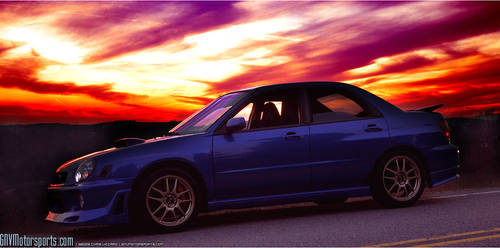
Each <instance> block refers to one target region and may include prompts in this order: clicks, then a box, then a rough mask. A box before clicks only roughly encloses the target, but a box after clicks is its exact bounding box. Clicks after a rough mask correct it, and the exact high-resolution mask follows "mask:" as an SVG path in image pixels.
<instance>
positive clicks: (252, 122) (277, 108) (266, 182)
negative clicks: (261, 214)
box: [213, 91, 310, 199]
mask: <svg viewBox="0 0 500 248" xmlns="http://www.w3.org/2000/svg"><path fill="white" fill-rule="evenodd" d="M235 116H238V117H244V118H245V120H246V121H247V127H246V128H245V129H244V130H241V131H237V132H234V133H231V134H228V133H225V134H221V135H215V136H214V137H213V156H214V169H215V176H214V178H215V194H216V198H217V199H230V198H240V197H251V196H262V195H275V194H283V193H292V192H300V191H304V190H305V189H306V188H307V187H308V186H309V180H310V169H309V167H308V165H307V159H308V146H309V144H308V134H309V128H308V127H307V126H305V125H301V116H302V115H301V111H300V104H299V94H298V92H297V91H278V92H276V91H274V92H268V93H264V94H261V95H259V96H256V97H254V98H253V99H251V100H250V101H249V102H248V104H247V105H246V107H244V108H242V109H241V110H240V111H239V112H238V113H237V114H236V115H235Z"/></svg>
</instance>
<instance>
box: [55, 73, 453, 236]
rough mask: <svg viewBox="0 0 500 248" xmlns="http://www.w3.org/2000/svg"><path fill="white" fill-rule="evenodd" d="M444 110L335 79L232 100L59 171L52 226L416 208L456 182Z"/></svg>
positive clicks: (165, 226)
mask: <svg viewBox="0 0 500 248" xmlns="http://www.w3.org/2000/svg"><path fill="white" fill-rule="evenodd" d="M438 107H439V106H432V107H428V108H423V109H420V110H413V111H403V110H401V109H399V108H397V107H396V106H394V105H392V104H390V103H388V102H387V101H385V100H383V99H381V98H379V97H377V96H375V95H373V94H371V93H369V92H367V91H365V90H362V89H360V88H358V87H355V86H353V85H349V84H344V83H334V82H305V83H289V84H277V85H269V86H262V87H256V88H251V89H244V90H239V91H235V92H231V93H228V94H225V95H223V96H221V97H219V98H217V99H216V100H214V101H213V102H212V103H210V104H208V105H207V106H206V107H204V108H203V109H201V110H200V111H198V112H196V113H194V114H193V115H191V116H190V117H189V118H187V119H186V120H184V121H183V122H181V123H180V124H179V125H177V126H176V127H175V128H173V129H172V130H171V131H170V132H169V133H168V134H167V135H166V136H164V137H160V138H154V139H149V140H142V139H137V138H126V139H121V140H119V141H117V142H116V144H115V147H113V148H110V149H107V150H103V151H99V152H95V153H92V154H88V155H86V156H83V157H80V158H77V159H74V160H71V161H69V162H66V163H65V164H63V165H62V166H61V167H59V168H58V169H57V171H56V176H55V178H54V181H53V182H52V184H51V185H50V186H49V188H48V198H49V199H48V200H49V209H50V212H49V213H48V215H47V217H46V220H48V221H52V222H57V223H63V224H69V225H102V224H113V223H126V222H131V223H134V224H136V225H139V226H141V227H144V228H148V229H154V230H163V231H178V230H181V229H183V228H185V227H187V226H188V225H189V224H191V223H192V222H193V221H194V220H195V218H196V216H197V215H198V213H200V212H207V211H213V210H220V209H228V208H246V207H254V206H263V205H272V204H285V203H294V202H308V201H314V202H318V203H324V202H339V201H340V202H342V201H344V200H345V199H347V198H348V197H359V196H369V195H371V196H373V198H374V199H375V200H376V201H377V202H379V203H380V204H381V205H383V206H386V207H405V206H409V205H411V204H413V203H415V202H416V201H417V200H418V199H419V197H420V196H421V195H422V192H423V191H424V188H425V187H436V186H438V185H440V184H443V183H446V182H449V181H452V180H454V179H456V178H458V169H459V163H458V161H459V160H458V149H457V147H455V146H453V145H451V144H450V140H449V138H450V132H449V130H448V126H447V123H446V121H445V120H444V119H443V117H442V115H441V114H438V113H435V112H433V111H434V110H435V109H436V108H438ZM381 211H382V210H381Z"/></svg>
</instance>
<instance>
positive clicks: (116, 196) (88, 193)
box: [45, 180, 130, 225]
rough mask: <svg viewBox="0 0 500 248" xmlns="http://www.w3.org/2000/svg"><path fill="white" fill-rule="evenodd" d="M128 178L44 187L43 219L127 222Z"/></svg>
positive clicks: (60, 221)
mask: <svg viewBox="0 0 500 248" xmlns="http://www.w3.org/2000/svg"><path fill="white" fill-rule="evenodd" d="M129 195H130V182H129V181H128V180H125V181H119V180H103V181H98V182H88V183H85V184H82V185H70V186H67V185H66V186H55V187H49V188H48V190H47V197H48V206H49V213H48V215H47V217H46V218H45V220H46V221H51V222H56V223H60V224H66V225H104V224H117V223H126V222H128V199H129Z"/></svg>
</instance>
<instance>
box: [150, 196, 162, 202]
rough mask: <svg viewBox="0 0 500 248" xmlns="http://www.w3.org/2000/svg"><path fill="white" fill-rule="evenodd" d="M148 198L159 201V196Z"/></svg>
mask: <svg viewBox="0 0 500 248" xmlns="http://www.w3.org/2000/svg"><path fill="white" fill-rule="evenodd" d="M148 199H151V200H155V201H159V202H161V198H158V197H152V196H149V197H148Z"/></svg>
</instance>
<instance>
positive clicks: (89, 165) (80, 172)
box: [75, 159, 95, 183]
mask: <svg viewBox="0 0 500 248" xmlns="http://www.w3.org/2000/svg"><path fill="white" fill-rule="evenodd" d="M94 167H95V163H94V160H93V159H90V160H87V161H85V162H83V163H82V164H80V165H79V166H78V169H76V173H75V181H76V182H77V183H79V182H83V181H85V180H86V179H87V178H88V177H89V176H90V175H92V172H93V171H94Z"/></svg>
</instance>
